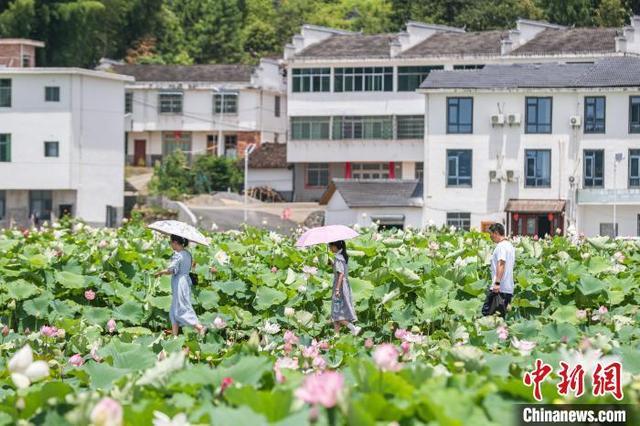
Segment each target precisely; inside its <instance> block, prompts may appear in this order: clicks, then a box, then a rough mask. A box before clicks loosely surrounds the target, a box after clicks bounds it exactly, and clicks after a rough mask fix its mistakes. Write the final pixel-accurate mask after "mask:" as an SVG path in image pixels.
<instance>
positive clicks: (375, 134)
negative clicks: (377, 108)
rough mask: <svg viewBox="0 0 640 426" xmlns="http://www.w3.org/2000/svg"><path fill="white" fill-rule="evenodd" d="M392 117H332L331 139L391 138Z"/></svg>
mask: <svg viewBox="0 0 640 426" xmlns="http://www.w3.org/2000/svg"><path fill="white" fill-rule="evenodd" d="M392 138H393V117H392V116H390V115H381V116H370V117H369V116H358V117H352V116H346V117H333V135H332V139H392Z"/></svg>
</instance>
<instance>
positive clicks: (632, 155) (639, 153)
mask: <svg viewBox="0 0 640 426" xmlns="http://www.w3.org/2000/svg"><path fill="white" fill-rule="evenodd" d="M633 160H636V162H637V169H638V174H637V175H636V176H632V175H631V168H632V166H631V162H632V161H633ZM628 167H629V178H628V182H627V183H628V185H629V188H640V149H629V162H628ZM632 179H633V180H636V181H637V184H635V185H634V184H632Z"/></svg>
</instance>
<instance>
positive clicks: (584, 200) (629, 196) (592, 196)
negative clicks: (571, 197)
mask: <svg viewBox="0 0 640 426" xmlns="http://www.w3.org/2000/svg"><path fill="white" fill-rule="evenodd" d="M614 200H615V201H616V204H619V205H636V204H637V205H640V189H628V188H620V189H618V190H617V194H616V191H615V190H613V189H595V188H594V189H584V188H583V189H579V190H578V197H577V203H578V204H579V205H588V204H605V205H607V204H613V202H614Z"/></svg>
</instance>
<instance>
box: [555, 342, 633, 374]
mask: <svg viewBox="0 0 640 426" xmlns="http://www.w3.org/2000/svg"><path fill="white" fill-rule="evenodd" d="M559 352H560V356H561V357H562V361H564V362H566V363H567V364H569V369H573V368H574V367H577V366H578V365H580V366H582V368H583V370H584V375H585V377H587V376H588V377H591V376H593V373H595V371H596V368H597V366H598V363H600V364H602V366H605V365H608V364H610V363H612V362H619V363H621V362H622V360H621V359H620V357H619V356H617V355H606V356H602V351H601V350H600V349H592V348H587V349H586V350H585V351H583V352H580V351H577V350H575V349H571V350H567V349H566V348H560V351H559Z"/></svg>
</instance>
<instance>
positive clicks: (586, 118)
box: [584, 96, 607, 134]
mask: <svg viewBox="0 0 640 426" xmlns="http://www.w3.org/2000/svg"><path fill="white" fill-rule="evenodd" d="M589 100H592V101H593V102H594V104H593V108H594V115H595V116H594V117H593V121H594V123H592V125H593V128H591V129H589V128H587V125H588V124H589V115H588V113H587V111H588V110H589V105H588V102H589ZM599 100H601V101H602V102H603V104H602V130H600V129H598V128H597V125H598V113H597V111H598V108H597V101H599ZM606 129H607V97H606V96H585V97H584V133H585V134H602V133H606Z"/></svg>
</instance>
